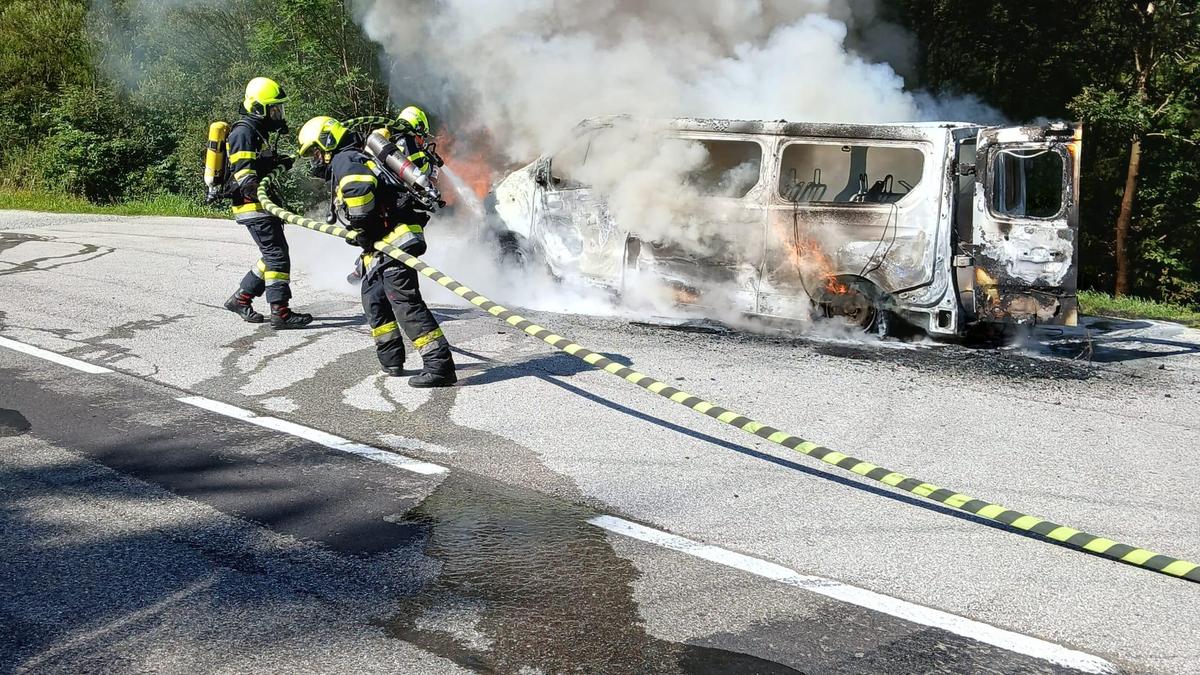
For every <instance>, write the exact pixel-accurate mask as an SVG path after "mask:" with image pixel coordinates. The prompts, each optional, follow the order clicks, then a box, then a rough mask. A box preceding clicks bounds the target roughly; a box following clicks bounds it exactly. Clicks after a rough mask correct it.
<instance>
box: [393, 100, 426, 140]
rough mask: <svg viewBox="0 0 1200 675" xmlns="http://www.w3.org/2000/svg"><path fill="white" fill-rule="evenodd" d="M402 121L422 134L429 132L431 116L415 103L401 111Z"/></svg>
mask: <svg viewBox="0 0 1200 675" xmlns="http://www.w3.org/2000/svg"><path fill="white" fill-rule="evenodd" d="M400 121H401V122H404V123H405V124H407V125H408V126H409V127H412V129H413V131H415V132H417V133H418V134H421V135H422V136H424V135H425V134H427V133H429V116H428V115H426V114H425V111H424V110H421V109H420V108H418V107H417V106H415V105H410V106H408V107H407V108H405V109H404V110H401V111H400Z"/></svg>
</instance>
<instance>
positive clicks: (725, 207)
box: [494, 118, 1081, 336]
mask: <svg viewBox="0 0 1200 675" xmlns="http://www.w3.org/2000/svg"><path fill="white" fill-rule="evenodd" d="M614 119H620V118H602V119H597V120H589V121H587V122H585V123H583V124H581V125H580V134H581V135H584V134H587V133H589V132H590V131H591V130H595V129H598V128H604V127H606V126H608V125H611V124H613V123H614V122H613V120H614ZM656 125H657V126H656V128H658V129H660V130H661V133H662V134H664V135H665V136H667V137H671V138H678V139H682V140H685V141H689V142H695V143H701V144H706V147H710V148H720V147H724V146H722V145H721V144H722V143H725V144H730V143H740V144H742V145H740V146H738V147H750V146H748V145H746V144H754V145H756V146H758V148H760V149H761V156H760V161H759V164H758V168H757V171H758V176H757V181H756V182H754V184H753V187H750V188H749V189H747V190H745V192H744V194H743V193H740V192H739V193H738V194H736V195H733V196H731V195H728V194H725V195H712V196H705V197H704V198H703V200H702V201H703V202H705V203H704V204H701V205H699V206H700V208H701V210H703V211H704V212H706V213H710V214H713V215H712V216H711V217H712V219H714V220H715V221H720V222H717V223H715V225H716V226H715V227H713V231H714V232H717V233H719V235H718V236H717V238H716V239H715V243H714V241H708V242H707V243H708V246H707V247H706V250H705V251H702V252H697V251H695V250H691V249H689V248H688V247H687V246H684V245H680V244H678V243H672V242H670V241H647V240H645V239H644V238H643V237H640V236H639V235H638V234H637V233H635V232H630V231H629V230H627V229H623V228H622V226H621V224H620V223H618V222H616V219H615V218H614V217H613V215H612V214H611V212H610V209H609V208H608V204H607V203H606V198H605V196H604V195H600V194H597V193H596V191H595V190H593V189H592V188H590V187H589V186H588V185H582V184H571V183H569V182H567V181H563V180H560V179H559V178H558V177H557V176H556V174H555V156H553V155H548V156H543V157H541V158H539V159H538V160H537V161H535V162H533V163H531V164H530V165H528V166H526V167H524V168H522V169H520V170H517V171H515V172H513V173H512V174H510V175H509V176H508V177H506V178H505V179H504V180H502V181H501V182H500V183H499V184H498V185H497V186H496V189H495V192H494V207H495V212H496V214H497V215H498V219H499V221H500V222H501V223H502V228H503V231H504V235H503V236H504V237H505V240H506V241H508V242H510V243H511V242H516V243H517V244H519V245H520V246H521V247H523V248H524V249H526V250H527V251H528V252H529V253H530V254H531V255H535V256H537V257H538V258H539V259H540V260H542V261H544V262H545V264H546V265H547V266H549V268H550V269H551V270H552V271H553V272H554V273H555V274H557V275H559V276H572V277H579V278H581V279H583V280H585V281H587V282H589V283H592V284H596V285H599V286H603V287H606V288H610V289H613V290H614V291H617V292H627V291H630V290H632V289H633V288H634V287H635V285H636V284H643V283H644V282H645V279H646V275H647V274H648V275H650V276H651V277H653V278H656V279H659V280H661V281H662V282H664V283H667V284H669V285H670V286H672V287H674V288H675V289H677V291H678V293H677V296H678V298H679V300H680V301H681V302H685V303H687V304H689V305H692V306H695V307H698V308H700V311H702V312H703V311H704V308H710V309H712V310H713V311H714V312H716V313H718V314H722V315H725V313H727V312H728V311H729V310H731V309H732V310H734V311H737V312H739V313H742V314H745V315H753V316H761V317H769V318H781V319H797V320H807V319H809V318H811V317H812V316H814V308H817V309H823V311H824V313H826V314H829V313H830V312H829V311H828V309H829V308H830V307H833V308H834V310H835V311H833V312H832V313H834V314H839V313H842V312H841V311H840V310H837V306H838V305H839V303H842V304H847V298H852V301H849V302H848V304H850V305H862V304H864V303H865V304H866V305H869V306H870V307H869V310H870V311H869V312H867V313H866V314H857V315H856V316H857V317H858V319H856V320H859V319H863V318H864V316H865V317H866V319H865V320H864V321H863V325H864V326H866V325H867V324H873V325H878V324H879V323H882V322H881V320H880V318H879V317H896V318H900V319H903V320H904V321H906V322H908V323H910V324H912V325H915V326H917V327H919V328H921V329H923V330H925V331H926V332H928V333H930V334H934V335H944V336H952V335H960V334H964V333H966V332H967V331H968V330H969V329H970V328H972V327H974V326H980V325H987V324H1013V323H1037V324H1057V325H1074V324H1075V322H1076V319H1077V302H1076V279H1077V271H1078V258H1077V256H1078V248H1077V245H1076V243H1077V235H1078V228H1079V223H1078V199H1079V193H1078V188H1079V156H1080V147H1081V130H1080V129H1079V127H1077V126H1073V125H1068V124H1065V123H1051V124H1045V125H1038V126H1027V127H1007V128H996V127H991V128H989V127H984V126H981V125H976V124H969V123H960V122H936V123H898V124H827V123H801V122H758V121H737V120H714V119H675V120H666V121H660V122H656ZM885 174H886V175H885ZM721 237H725V239H721Z"/></svg>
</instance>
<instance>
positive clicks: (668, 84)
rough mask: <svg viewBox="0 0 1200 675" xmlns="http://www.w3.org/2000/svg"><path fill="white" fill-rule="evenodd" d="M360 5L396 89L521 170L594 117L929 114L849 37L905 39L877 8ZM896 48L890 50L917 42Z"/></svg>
mask: <svg viewBox="0 0 1200 675" xmlns="http://www.w3.org/2000/svg"><path fill="white" fill-rule="evenodd" d="M360 4H361V11H360V14H361V21H362V24H363V26H364V28H365V30H366V32H367V34H368V35H369V36H370V37H371V38H373V39H374V40H376V41H377V42H379V44H381V45H382V46H383V48H384V50H385V51H386V53H387V54H388V55H389V56H390V57H391V62H392V68H391V71H392V72H393V74H394V78H395V79H394V81H393V86H394V90H395V92H396V94H397V95H398V96H399V97H407V98H412V99H415V100H418V101H421V102H423V103H425V104H426V105H429V106H430V107H431V108H432V109H433V110H435V111H437V112H439V113H441V114H442V115H443V116H445V117H449V118H450V119H451V120H452V121H453V122H454V123H456V124H460V125H467V126H470V127H473V128H476V129H485V130H487V131H488V132H489V133H490V135H491V137H492V138H493V139H494V140H495V142H496V143H497V144H498V148H499V149H500V150H502V151H503V152H504V153H505V154H506V155H507V156H508V158H509V159H511V160H513V161H517V162H524V161H528V160H530V159H531V158H533V157H536V156H538V155H539V154H541V153H544V152H550V151H553V150H555V149H557V148H559V147H561V146H562V145H563V144H564V143H565V142H566V141H567V140H569V138H570V134H571V130H572V128H573V127H574V125H575V124H576V123H578V122H579V121H580V120H582V119H584V118H588V117H594V116H597V115H606V114H620V113H625V114H631V115H634V116H637V117H673V116H681V117H728V118H735V119H783V118H785V119H791V120H807V121H845V122H878V121H903V120H913V119H918V118H921V117H922V116H923V115H922V111H921V109H920V107H919V102H918V99H917V98H916V97H914V96H913V95H912V94H910V93H907V92H905V91H904V82H903V79H902V78H901V77H900V76H899V75H898V74H897V73H896V71H895V70H894V69H893V68H892V67H891V66H890V65H888V64H887V63H883V62H872V61H870V60H868V59H867V58H865V57H864V56H862V55H861V54H860V53H859V52H857V51H855V50H853V49H851V48H850V47H849V45H848V39H849V37H850V33H851V31H852V30H853V31H854V32H855V34H856V35H858V36H862V35H895V34H897V33H899V31H898V29H895V28H894V27H892V28H891V30H890V33H889V31H888V30H887V28H886V27H887V24H884V23H882V22H880V21H879V20H878V19H877V18H876V13H875V10H874V6H873V3H869V2H863V1H860V2H849V1H848V0H758V1H755V0H698V1H693V2H676V1H667V2H642V1H641V0H513V1H510V2H488V1H486V0H443V1H441V2H413V1H411V0H362V2H361V3H360ZM856 22H860V23H857V24H856ZM859 39H860V40H861V39H862V38H861V37H860V38H859ZM884 41H885V40H884V38H882V37H881V38H879V40H877V41H876V42H884ZM886 42H887V48H889V49H893V48H894V49H907V47H908V46H907V44H905V43H904V42H903V41H902V40H899V39H893V38H889V39H887V40H886ZM872 44H875V46H879V45H878V44H876V43H872ZM872 56H874V57H875V58H879V57H880V56H882V55H881V54H879V53H877V52H876V53H873V54H872ZM888 56H894V57H895V58H896V59H897V60H902V61H905V62H906V61H907V60H908V59H909V58H910V56H909V55H908V54H907V53H904V52H900V53H897V54H894V55H888Z"/></svg>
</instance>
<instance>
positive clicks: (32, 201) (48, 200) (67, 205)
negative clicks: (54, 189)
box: [0, 189, 229, 218]
mask: <svg viewBox="0 0 1200 675" xmlns="http://www.w3.org/2000/svg"><path fill="white" fill-rule="evenodd" d="M0 209H13V210H17V211H44V212H46V213H102V214H109V215H114V216H184V217H191V218H229V213H228V212H227V211H226V210H224V209H221V210H218V209H213V208H210V207H208V206H205V205H204V204H200V203H197V202H196V200H194V199H189V198H188V197H186V196H183V195H175V194H170V193H163V194H159V195H155V196H152V197H143V198H138V199H128V200H125V201H123V202H118V203H115V204H98V203H96V202H90V201H88V200H87V199H84V198H83V197H76V196H73V195H68V194H62V193H50V192H29V191H18V190H4V189H0Z"/></svg>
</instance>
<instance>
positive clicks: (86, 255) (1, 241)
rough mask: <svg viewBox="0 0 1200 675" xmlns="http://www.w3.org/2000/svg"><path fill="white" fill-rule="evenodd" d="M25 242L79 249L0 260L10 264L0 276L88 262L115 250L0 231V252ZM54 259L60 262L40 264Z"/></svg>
mask: <svg viewBox="0 0 1200 675" xmlns="http://www.w3.org/2000/svg"><path fill="white" fill-rule="evenodd" d="M27 242H55V243H60V244H69V245H72V246H78V247H79V249H78V250H77V251H73V252H71V253H67V254H64V255H52V256H43V257H41V258H32V259H30V260H24V261H21V262H8V261H0V264H3V265H11V267H9V268H8V269H3V270H0V276H5V275H8V274H21V273H24V272H45V271H47V270H53V269H58V268H59V267H66V266H67V265H76V264H79V263H84V262H90V261H92V260H96V259H97V258H102V257H104V256H106V255H109V254H110V253H114V252H115V251H116V250H117V249H115V248H112V247H111V246H98V245H96V244H84V243H81V242H75V241H60V240H58V239H54V238H52V237H44V236H40V235H36V234H26V233H23V232H0V254H2V253H4V252H6V251H8V250H9V249H13V248H16V247H17V246H20V245H21V244H24V243H27ZM55 260H58V261H61V262H58V263H53V264H49V265H45V266H41V264H40V263H45V262H50V261H55Z"/></svg>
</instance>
